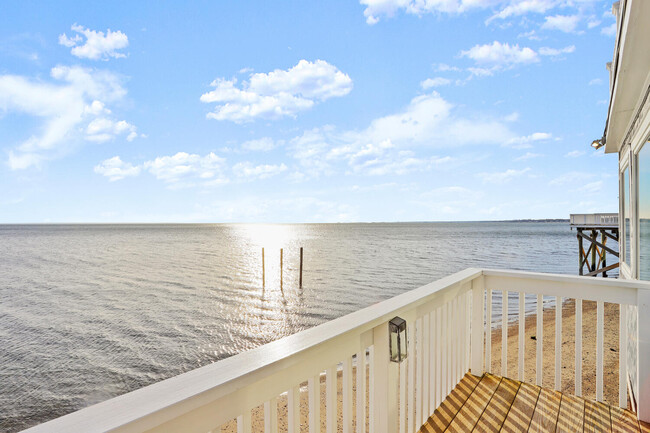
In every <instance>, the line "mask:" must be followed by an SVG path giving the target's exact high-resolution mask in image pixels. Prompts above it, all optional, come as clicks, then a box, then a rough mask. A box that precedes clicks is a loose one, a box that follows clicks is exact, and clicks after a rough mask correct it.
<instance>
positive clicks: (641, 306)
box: [29, 0, 650, 433]
mask: <svg viewBox="0 0 650 433" xmlns="http://www.w3.org/2000/svg"><path fill="white" fill-rule="evenodd" d="M614 12H615V14H616V16H617V18H618V33H617V38H616V49H615V54H614V59H613V62H612V63H611V66H610V67H609V69H610V76H611V84H610V89H611V102H610V106H609V113H608V120H607V125H606V128H605V134H604V137H603V138H602V139H601V140H598V141H596V142H595V143H594V145H595V146H594V147H599V146H602V145H604V146H605V151H606V153H614V152H618V154H619V160H620V171H619V179H620V212H621V218H619V221H620V226H621V227H620V233H621V243H620V245H621V251H622V256H621V275H622V277H623V278H621V279H601V278H592V277H580V276H565V275H550V274H542V273H531V272H518V271H501V270H488V269H467V270H465V271H462V272H459V273H456V274H454V275H451V276H448V277H445V278H443V279H441V280H439V281H436V282H434V283H431V284H428V285H426V286H423V287H420V288H418V289H415V290H412V291H410V292H407V293H404V294H402V295H400V296H397V297H395V298H392V299H389V300H386V301H384V302H381V303H378V304H375V305H372V306H370V307H368V308H365V309H363V310H360V311H357V312H355V313H352V314H349V315H347V316H345V317H341V318H339V319H336V320H333V321H330V322H327V323H325V324H322V325H320V326H317V327H315V328H312V329H308V330H305V331H303V332H300V333H297V334H295V335H292V336H289V337H286V338H282V339H280V340H277V341H275V342H272V343H270V344H267V345H264V346H261V347H258V348H256V349H253V350H250V351H248V352H244V353H241V354H238V355H235V356H233V357H231V358H228V359H225V360H222V361H219V362H216V363H214V364H211V365H208V366H205V367H202V368H199V369H196V370H193V371H190V372H187V373H185V374H182V375H180V376H177V377H173V378H171V379H168V380H165V381H162V382H159V383H156V384H153V385H151V386H148V387H146V388H143V389H140V390H137V391H134V392H131V393H128V394H125V395H123V396H120V397H117V398H114V399H111V400H108V401H105V402H103V403H99V404H97V405H94V406H91V407H89V408H86V409H83V410H80V411H78V412H75V413H72V414H70V415H66V416H64V417H61V418H58V419H55V420H53V421H50V422H47V423H44V424H41V425H39V426H36V427H33V428H31V429H29V431H30V432H55V431H56V432H104V431H112V432H143V431H152V432H188V433H191V432H196V433H206V432H220V431H237V432H238V433H239V432H241V433H248V432H251V431H253V430H255V431H257V430H260V431H264V432H268V433H275V432H278V431H288V432H289V433H298V432H300V431H309V432H310V433H315V432H320V431H321V428H323V429H324V430H325V431H327V432H328V433H330V432H335V431H339V430H341V431H343V432H344V433H352V432H357V433H366V431H369V432H371V433H375V432H376V433H392V432H400V433H405V432H408V433H414V432H416V431H426V432H429V431H440V432H442V431H458V432H462V431H472V430H475V431H513V432H516V431H553V432H555V431H558V432H560V431H565V432H575V431H637V432H638V431H650V427H648V426H647V425H646V424H644V423H642V422H640V421H639V420H643V421H649V422H650V282H644V281H641V280H648V279H650V223H649V221H650V144H649V145H647V146H646V143H647V142H648V140H649V137H650V114H649V109H650V101H648V95H649V93H650V74H649V72H650V1H649V0H628V1H621V2H620V3H616V4H615V5H614ZM495 294H499V295H501V296H503V295H504V294H505V295H506V296H509V297H510V299H511V300H512V301H516V304H513V305H516V306H517V308H516V310H515V311H514V312H513V311H511V313H514V314H508V313H509V311H508V310H509V308H511V307H509V305H508V303H507V302H504V303H503V304H502V305H503V306H499V305H498V304H495V303H494V302H493V295H495ZM494 299H496V298H494ZM545 301H546V302H545ZM549 301H550V302H549ZM527 302H533V303H534V305H535V314H533V315H531V316H529V317H528V318H527V317H526V314H525V308H524V307H525V304H526V303H527ZM563 303H566V304H567V305H569V304H570V305H573V306H574V307H572V308H573V310H572V311H573V313H572V314H573V317H571V318H569V317H568V316H567V317H566V320H565V316H564V313H563V311H562V309H561V308H555V305H562V304H563ZM583 303H584V305H585V308H584V314H585V316H586V315H587V313H588V312H589V311H590V310H589V308H592V307H589V308H587V307H586V305H587V304H589V305H590V306H593V309H595V315H594V317H595V319H594V322H593V328H595V331H594V330H593V329H591V325H589V326H590V328H587V327H586V326H585V329H584V332H583ZM605 304H614V309H613V310H608V311H614V312H615V316H616V317H614V315H607V316H605ZM609 307H610V306H608V308H609ZM495 312H498V313H501V323H500V325H501V329H510V333H509V336H508V338H501V336H500V332H497V331H498V329H497V326H496V325H497V324H496V323H493V320H492V315H493V314H494V313H495ZM545 312H546V313H547V314H545ZM399 318H401V319H403V320H399ZM526 319H529V320H526ZM530 319H532V320H530ZM569 319H570V320H569ZM563 320H564V322H563ZM527 321H528V322H530V323H529V325H528V326H527V324H526V322H527ZM606 322H607V323H608V324H610V325H611V324H612V322H614V324H613V325H614V326H613V327H614V328H615V329H618V331H619V336H618V341H617V342H616V343H615V344H614V347H611V346H608V347H606V346H605V343H604V341H605V330H606V329H609V328H606V327H605V324H606ZM545 323H546V325H547V327H548V325H550V326H551V328H550V329H551V331H550V332H545V331H544V330H545V329H546V328H545ZM563 323H564V326H563ZM529 332H534V335H533V336H532V337H529V334H528V333H529ZM591 332H593V333H594V334H595V338H586V337H584V335H587V334H589V335H592V334H590V333H591ZM583 334H584V335H583ZM563 353H564V355H565V356H564V358H563ZM587 353H590V354H593V356H592V355H589V356H587V355H586V354H587ZM611 353H615V354H616V355H613V356H615V358H616V359H617V362H616V365H617V367H614V368H617V370H616V371H614V372H613V374H612V380H607V381H605V380H604V374H606V373H609V372H608V371H606V370H605V368H606V367H605V358H606V357H607V356H610V355H611ZM567 354H570V357H569V360H567V359H566V358H567V356H566V355H567ZM509 355H513V357H512V359H509ZM499 358H500V362H499V363H498V364H499V366H498V368H497V367H496V364H497V361H499ZM527 366H532V371H533V373H532V374H529V373H527V368H528V367H527ZM567 371H568V372H569V377H571V378H572V381H573V382H574V383H573V385H570V386H563V374H564V377H565V378H566V372H567ZM497 373H498V375H499V376H496V375H495V374H497ZM545 373H546V375H545ZM510 378H512V379H510ZM585 378H587V379H588V380H590V381H592V382H595V393H594V395H593V396H592V395H588V396H585V397H586V398H582V394H583V383H584V382H585ZM565 380H566V379H565ZM565 385H566V382H565ZM560 391H564V393H560ZM605 391H611V394H613V395H615V396H616V397H615V401H608V404H604V403H603V401H604V400H605V399H604V395H605V394H606V392H605ZM628 407H631V408H632V410H633V411H634V412H632V411H629V410H626V408H628ZM635 412H636V413H635Z"/></svg>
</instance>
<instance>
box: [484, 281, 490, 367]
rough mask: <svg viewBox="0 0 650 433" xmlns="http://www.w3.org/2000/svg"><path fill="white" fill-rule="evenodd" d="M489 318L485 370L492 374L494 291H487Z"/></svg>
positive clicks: (487, 318)
mask: <svg viewBox="0 0 650 433" xmlns="http://www.w3.org/2000/svg"><path fill="white" fill-rule="evenodd" d="M486 310H487V317H486V319H485V321H486V322H487V323H486V324H485V370H486V371H487V372H488V373H492V289H488V291H487V305H486Z"/></svg>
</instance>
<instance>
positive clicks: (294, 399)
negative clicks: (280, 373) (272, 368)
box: [287, 385, 300, 433]
mask: <svg viewBox="0 0 650 433" xmlns="http://www.w3.org/2000/svg"><path fill="white" fill-rule="evenodd" d="M287 416H288V418H289V419H288V423H287V424H288V430H289V433H300V385H298V386H294V387H293V388H291V389H290V390H289V393H288V395H287Z"/></svg>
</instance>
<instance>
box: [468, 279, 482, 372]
mask: <svg viewBox="0 0 650 433" xmlns="http://www.w3.org/2000/svg"><path fill="white" fill-rule="evenodd" d="M484 303H485V277H484V276H483V275H481V276H480V277H477V278H475V279H474V280H473V281H472V342H471V344H472V358H471V359H472V374H473V375H474V376H482V375H483V372H484V370H483V331H484V328H483V327H484V322H483V312H484V310H485V306H484Z"/></svg>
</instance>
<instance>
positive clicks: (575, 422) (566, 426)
mask: <svg viewBox="0 0 650 433" xmlns="http://www.w3.org/2000/svg"><path fill="white" fill-rule="evenodd" d="M584 419H585V401H584V400H583V399H581V398H579V397H575V396H573V395H567V394H563V395H562V402H561V403H560V413H559V415H558V417H557V427H556V429H555V431H556V432H557V433H575V432H581V431H582V430H583V428H584Z"/></svg>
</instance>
